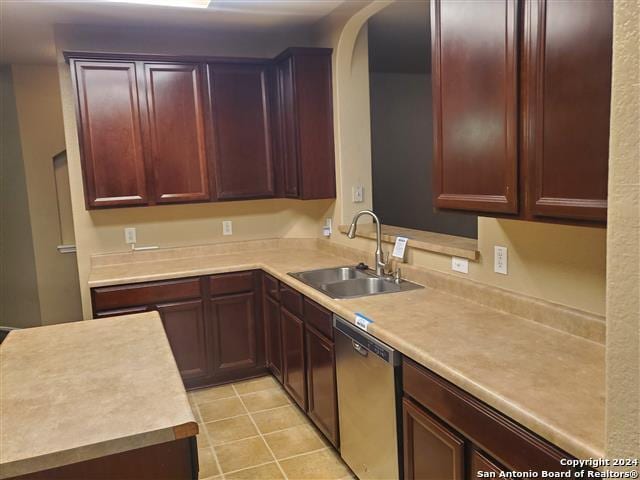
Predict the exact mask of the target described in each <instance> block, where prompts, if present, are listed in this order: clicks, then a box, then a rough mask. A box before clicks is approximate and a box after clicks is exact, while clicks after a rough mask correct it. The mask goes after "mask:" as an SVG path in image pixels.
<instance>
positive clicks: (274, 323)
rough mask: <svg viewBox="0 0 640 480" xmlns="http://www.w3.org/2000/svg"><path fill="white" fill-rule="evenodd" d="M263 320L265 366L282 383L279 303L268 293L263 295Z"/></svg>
mask: <svg viewBox="0 0 640 480" xmlns="http://www.w3.org/2000/svg"><path fill="white" fill-rule="evenodd" d="M264 320H265V333H266V347H267V351H266V353H267V367H268V368H269V370H271V373H272V374H273V375H274V376H275V377H276V378H277V379H278V380H279V381H280V383H282V381H283V376H282V372H283V368H282V328H281V326H280V323H281V322H280V305H279V304H278V302H276V301H275V300H273V299H272V298H271V297H269V296H268V295H265V296H264Z"/></svg>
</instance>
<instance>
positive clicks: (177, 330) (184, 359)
mask: <svg viewBox="0 0 640 480" xmlns="http://www.w3.org/2000/svg"><path fill="white" fill-rule="evenodd" d="M156 309H157V310H158V312H159V313H160V317H161V318H162V324H163V325H164V329H165V331H166V332H167V338H168V339H169V344H170V345H171V350H172V351H173V356H174V357H175V359H176V363H177V364H178V369H179V370H180V375H182V379H183V381H184V382H185V384H187V385H189V384H191V383H192V382H193V381H196V382H197V380H198V379H204V378H206V377H207V376H208V375H209V356H208V345H207V338H206V333H205V328H204V305H203V302H202V300H200V299H197V300H187V301H182V302H173V303H165V304H161V305H157V306H156Z"/></svg>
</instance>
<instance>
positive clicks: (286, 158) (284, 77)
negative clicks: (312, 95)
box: [276, 57, 300, 198]
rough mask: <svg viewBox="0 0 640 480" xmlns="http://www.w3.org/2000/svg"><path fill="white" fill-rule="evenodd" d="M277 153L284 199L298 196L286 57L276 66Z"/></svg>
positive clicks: (290, 76) (290, 61)
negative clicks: (279, 159) (280, 166)
mask: <svg viewBox="0 0 640 480" xmlns="http://www.w3.org/2000/svg"><path fill="white" fill-rule="evenodd" d="M276 79H277V80H276V81H277V83H278V85H277V102H278V128H279V131H278V134H279V142H278V144H279V146H280V150H279V153H280V155H281V164H282V176H283V185H284V195H285V197H293V198H297V197H299V196H300V188H299V172H298V141H297V136H296V124H295V120H296V109H295V99H294V94H295V85H294V78H293V58H292V57H287V58H285V59H283V60H282V61H280V62H278V64H277V65H276Z"/></svg>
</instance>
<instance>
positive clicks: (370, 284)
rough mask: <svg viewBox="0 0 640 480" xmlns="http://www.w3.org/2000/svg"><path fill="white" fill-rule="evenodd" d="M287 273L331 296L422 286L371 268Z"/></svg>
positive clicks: (340, 296)
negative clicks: (393, 277)
mask: <svg viewBox="0 0 640 480" xmlns="http://www.w3.org/2000/svg"><path fill="white" fill-rule="evenodd" d="M289 275H291V276H292V277H294V278H297V279H298V280H300V281H301V282H303V283H306V284H307V285H309V286H310V287H313V288H315V289H316V290H319V291H320V292H322V293H324V294H326V295H328V296H330V297H331V298H355V297H364V296H369V295H379V294H381V293H393V292H404V291H407V290H415V289H417V288H423V287H422V285H418V284H417V283H413V282H409V281H406V280H402V281H400V282H399V283H396V282H395V281H394V280H393V279H391V278H383V277H378V276H376V275H375V273H373V271H371V270H358V269H357V268H355V267H336V268H323V269H320V270H309V271H306V272H296V273H289Z"/></svg>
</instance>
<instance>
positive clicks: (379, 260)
mask: <svg viewBox="0 0 640 480" xmlns="http://www.w3.org/2000/svg"><path fill="white" fill-rule="evenodd" d="M362 215H369V216H371V218H373V221H374V222H375V223H376V275H378V276H379V277H384V276H385V271H384V269H385V267H386V266H387V265H386V263H385V262H384V258H383V254H382V243H381V242H382V227H381V226H380V219H379V218H378V216H377V215H376V214H375V213H373V212H372V211H371V210H362V211H360V212H358V213H356V214H355V216H354V217H353V220H352V221H351V226H350V227H349V233H347V237H349V238H354V237H355V236H356V229H357V228H358V220H359V219H360V217H361V216H362Z"/></svg>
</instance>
